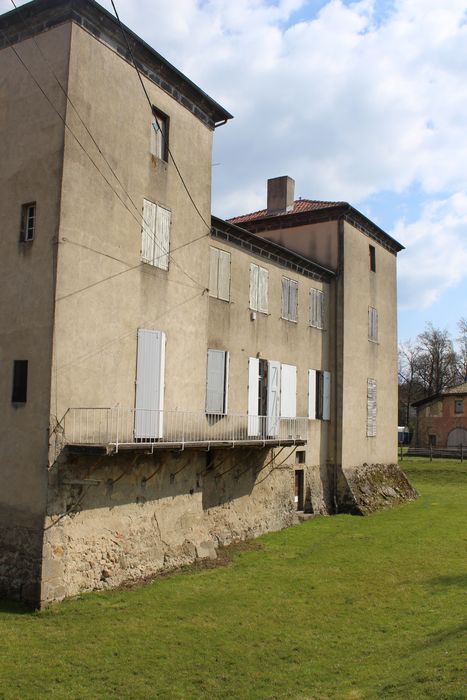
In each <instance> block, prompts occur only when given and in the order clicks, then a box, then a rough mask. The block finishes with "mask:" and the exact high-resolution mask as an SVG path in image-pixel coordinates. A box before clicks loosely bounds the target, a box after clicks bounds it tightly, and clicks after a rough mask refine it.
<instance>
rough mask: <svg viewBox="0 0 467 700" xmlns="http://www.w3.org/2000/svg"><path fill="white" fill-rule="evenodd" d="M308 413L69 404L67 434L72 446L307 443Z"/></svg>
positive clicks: (66, 417)
mask: <svg viewBox="0 0 467 700" xmlns="http://www.w3.org/2000/svg"><path fill="white" fill-rule="evenodd" d="M307 427H308V419H307V418H279V417H271V416H251V415H250V416H248V415H246V414H228V415H217V414H206V413H201V412H200V413H194V412H188V411H155V410H146V409H139V408H138V409H136V408H121V407H115V408H69V409H68V411H67V412H66V414H65V417H64V424H63V428H64V438H65V443H66V444H69V445H107V446H111V447H114V448H115V449H117V450H118V448H119V446H122V445H149V446H151V445H152V446H156V445H157V446H164V445H169V446H170V445H179V446H181V447H184V446H186V445H187V444H196V443H209V444H211V443H214V444H216V443H229V444H235V443H240V442H251V441H253V442H256V441H257V442H263V443H267V442H277V441H278V440H279V441H291V442H292V444H293V443H295V442H301V443H302V442H303V441H306V439H307Z"/></svg>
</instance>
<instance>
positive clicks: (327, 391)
mask: <svg viewBox="0 0 467 700" xmlns="http://www.w3.org/2000/svg"><path fill="white" fill-rule="evenodd" d="M323 420H331V372H323Z"/></svg>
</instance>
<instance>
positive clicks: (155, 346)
mask: <svg viewBox="0 0 467 700" xmlns="http://www.w3.org/2000/svg"><path fill="white" fill-rule="evenodd" d="M164 371H165V333H163V332H162V331H153V330H145V329H142V328H140V329H139V330H138V349H137V363H136V398H135V438H139V439H151V438H160V437H162V430H163V408H164Z"/></svg>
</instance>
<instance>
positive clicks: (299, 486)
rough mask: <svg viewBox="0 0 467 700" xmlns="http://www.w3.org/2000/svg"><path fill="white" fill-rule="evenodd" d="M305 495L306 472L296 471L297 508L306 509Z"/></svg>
mask: <svg viewBox="0 0 467 700" xmlns="http://www.w3.org/2000/svg"><path fill="white" fill-rule="evenodd" d="M304 493H305V472H304V471H303V469H296V470H295V508H296V510H303V509H304V502H303V496H304Z"/></svg>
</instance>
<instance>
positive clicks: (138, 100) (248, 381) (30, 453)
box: [0, 0, 413, 606]
mask: <svg viewBox="0 0 467 700" xmlns="http://www.w3.org/2000/svg"><path fill="white" fill-rule="evenodd" d="M0 25H1V27H2V30H3V32H4V33H3V35H2V36H3V37H4V38H3V40H2V39H0V68H1V74H2V80H1V83H0V86H1V91H2V101H1V106H0V122H1V125H2V134H6V135H7V137H6V138H2V140H1V143H0V148H1V156H2V174H1V180H0V187H1V190H2V199H1V202H0V215H1V217H2V221H4V222H5V227H4V235H3V237H2V240H1V241H0V246H1V255H0V266H1V267H0V269H1V272H2V280H3V281H5V280H6V281H7V283H5V284H4V285H3V286H2V302H1V305H0V321H1V326H0V327H1V331H0V357H1V360H2V362H1V363H0V380H1V386H2V387H3V390H2V392H1V396H0V402H1V410H2V416H3V417H4V419H3V421H2V425H1V427H0V431H1V433H0V440H1V442H0V444H1V448H0V474H1V479H2V483H3V488H2V492H1V496H0V593H1V594H7V595H12V596H15V597H19V598H22V599H24V600H26V601H29V602H30V603H32V604H34V605H38V606H41V605H45V604H47V603H49V602H51V601H54V600H60V599H62V598H63V597H66V596H68V595H73V594H75V593H78V592H80V591H83V590H91V589H95V588H108V587H112V586H116V585H119V584H120V583H122V582H124V581H128V580H137V579H141V578H144V577H147V576H151V575H153V574H154V573H156V572H157V571H160V570H162V569H167V568H171V567H174V566H177V565H180V564H182V563H189V562H191V561H194V560H195V559H196V558H200V557H201V558H202V557H215V556H216V555H215V550H216V547H217V546H219V545H220V544H225V543H228V542H230V541H232V540H235V539H239V538H245V537H249V536H255V535H257V534H260V533H262V532H265V531H268V530H273V529H278V528H281V527H285V526H286V525H288V524H290V523H292V522H293V521H294V519H296V511H297V510H298V511H303V510H304V511H307V512H308V513H332V512H336V511H339V510H346V509H347V510H349V509H350V510H354V511H358V512H365V511H366V510H368V509H371V508H372V507H375V504H376V505H379V504H380V502H388V503H389V502H392V501H397V500H399V499H402V498H403V497H405V496H407V495H409V496H410V495H413V493H412V492H411V491H410V488H409V486H408V485H407V484H406V483H405V482H404V483H403V479H402V480H401V481H400V482H399V483H398V486H397V488H396V490H395V491H393V493H392V494H390V493H389V491H388V492H387V493H389V495H388V496H387V497H385V498H386V501H384V499H383V501H381V500H378V498H376V499H373V501H372V500H371V498H367V500H366V501H365V499H363V500H362V499H361V498H360V496H359V495H358V494H357V491H358V489H356V488H354V485H353V483H354V481H355V483H357V482H358V485H359V486H358V488H360V485H361V469H362V467H366V466H367V465H369V467H368V468H369V471H368V472H367V473H369V472H370V471H371V470H374V469H375V468H378V467H377V465H385V467H388V468H390V470H391V469H392V470H394V469H396V467H395V465H396V462H397V454H396V430H395V426H396V391H397V382H396V376H395V371H396V364H395V363H396V355H395V343H396V305H395V267H396V253H397V250H398V249H400V247H399V248H398V247H397V244H395V242H392V239H389V237H387V236H386V235H385V234H384V232H381V233H380V234H378V236H379V237H378V236H376V237H375V235H373V234H374V230H373V229H372V228H371V226H370V228H369V229H368V230H366V229H365V227H364V226H363V227H362V226H360V227H359V225H357V224H355V222H352V219H351V217H349V216H348V215H347V216H342V215H336V216H334V214H335V212H334V211H333V212H332V213H331V214H330V215H329V216H327V217H325V218H321V219H320V220H319V221H318V220H317V221H303V222H302V221H300V222H299V224H298V225H296V226H295V225H294V226H292V227H291V229H290V231H286V230H285V229H284V228H282V227H278V229H277V230H274V226H273V225H271V226H270V230H269V232H268V235H267V236H266V235H260V236H258V235H256V234H255V233H251V232H249V231H248V230H246V228H248V227H246V228H245V229H244V228H239V227H238V226H236V225H234V224H232V223H228V222H223V221H221V220H219V219H215V218H213V220H212V222H211V148H212V138H213V133H214V129H215V127H216V126H217V125H220V124H223V123H225V122H226V121H227V120H228V119H229V118H230V117H231V115H230V114H229V113H228V112H227V111H226V110H224V109H223V108H222V107H220V106H219V105H218V104H217V103H216V102H214V101H213V100H212V99H211V98H209V97H208V96H207V95H206V94H205V93H204V92H202V91H201V90H200V89H199V88H198V87H197V86H195V85H193V83H191V82H190V81H189V80H188V79H187V78H186V77H185V76H183V75H181V74H180V73H179V72H178V71H177V70H176V69H175V68H174V67H173V66H171V65H170V64H168V63H167V62H166V61H165V60H164V59H163V58H162V57H160V56H159V55H158V54H157V53H155V52H154V51H153V50H152V49H150V47H148V46H146V45H145V44H144V43H143V42H141V40H139V39H138V37H136V36H135V35H130V34H129V36H130V41H131V42H132V46H133V51H134V52H135V55H136V58H137V61H138V65H139V67H140V71H141V79H142V80H143V82H144V86H145V89H146V91H147V95H148V97H149V101H150V103H151V104H148V102H147V98H146V96H145V94H144V92H143V90H142V89H141V85H140V83H139V79H138V76H137V74H136V71H135V68H134V66H133V65H132V62H131V60H130V56H129V54H128V50H127V48H126V42H125V38H124V37H123V36H122V34H121V31H120V28H119V26H118V23H117V22H116V21H115V19H114V18H113V17H112V16H110V15H109V14H108V13H107V12H106V11H105V10H103V9H102V8H100V7H99V6H98V5H96V3H94V2H91V0H53V2H50V1H49V2H45V0H37V1H36V2H34V3H30V4H29V5H28V6H26V7H25V8H24V10H20V11H14V12H11V13H8V14H7V15H4V16H2V17H1V18H0ZM15 51H16V53H15ZM19 57H20V58H21V59H22V61H23V62H21V61H20V60H19ZM33 76H34V77H33ZM38 86H40V88H41V90H43V91H44V92H45V93H46V95H47V98H46V97H44V95H43V94H41V92H40V91H39V87H38ZM65 95H66V96H65ZM65 123H66V126H65ZM161 133H164V134H165V135H164V137H163V139H164V140H163V141H160V142H159V145H157V139H161V136H160V134H161ZM161 144H162V145H161ZM158 149H159V150H158ZM175 164H176V165H175ZM289 180H290V178H289ZM288 184H289V189H290V188H291V183H290V182H289V183H288ZM279 190H280V188H279ZM4 194H5V196H3V195H4ZM346 206H348V205H346ZM152 214H154V219H153V220H152V222H153V223H152V224H151V225H150V224H149V223H148V221H149V216H152ZM159 217H160V218H159ZM25 218H26V223H25ZM161 222H162V223H161ZM271 222H272V220H271V221H270V223H271ZM25 226H26V230H24V227H25ZM151 226H153V228H151ZM28 227H29V228H28ZM369 233H370V234H372V236H373V237H371V236H370V238H369ZM164 236H165V238H164ZM161 241H162V243H161ZM369 241H370V245H373V246H374V247H375V248H376V260H377V266H378V267H377V271H376V272H375V271H372V270H369V268H368V246H369ZM380 242H381V244H380ZM148 245H149V246H151V245H152V253H151V255H150V256H149V257H148V251H147V248H148ZM151 256H152V257H151ZM213 260H214V261H216V260H222V265H223V268H222V275H223V278H222V285H223V287H222V290H221V291H216V289H215V288H214V286H213V282H212V280H213V279H214V278H213V267H212V266H213ZM214 264H217V263H214ZM219 264H220V263H219ZM220 269H221V268H219V270H220ZM217 272H218V271H217V268H216V275H217ZM220 274H221V272H220V271H219V275H220ZM216 279H217V277H216ZM219 280H220V277H219ZM252 280H253V282H252ZM255 280H256V282H255ZM257 282H258V288H257V289H256V287H255V288H253V286H254V285H255V284H256V283H257ZM219 284H220V282H219ZM219 289H220V287H219ZM284 290H286V291H284ZM284 294H287V295H290V298H289V296H287V302H286V309H285V311H284ZM260 297H261V298H260ZM311 299H314V300H315V302H314V303H315V306H316V304H318V306H319V309H318V306H316V309H315V312H316V313H318V311H319V314H322V316H323V319H325V322H324V321H323V323H321V322H318V323H317V322H316V319H315V320H313V319H312V318H311V313H312V312H311V311H310V308H311ZM287 305H289V306H290V308H289V306H287ZM369 307H372V308H373V307H374V308H376V309H378V314H379V334H378V338H377V339H376V340H375V341H374V342H373V341H371V342H370V341H369V340H368V309H369ZM148 348H149V350H148ZM148 352H149V355H148ZM151 352H152V353H153V355H151ZM156 355H157V362H156V359H155V357H156ZM148 357H149V360H150V362H149V365H148ZM219 362H220V363H221V365H219ZM216 363H217V364H216ZM219 366H220V367H221V370H220V371H219ZM12 373H13V382H12ZM148 373H149V374H148ZM151 373H152V374H151ZM274 377H275V379H274V381H275V382H276V384H275V385H273V378H274ZM369 377H370V378H372V380H374V381H375V382H376V387H377V417H376V420H377V432H376V434H375V435H373V436H372V437H368V435H367V418H368V405H367V382H368V378H369ZM12 384H13V387H12ZM148 386H149V388H150V389H151V391H150V392H149V394H150V395H149V403H148V391H147V388H148ZM11 387H12V391H11ZM151 392H152V393H151ZM156 394H157V396H156ZM212 401H214V404H213V403H212ZM219 401H220V406H221V407H220V408H219V409H218V408H214V409H213V408H212V406H213V405H215V406H217V404H216V402H217V403H219ZM145 402H146V403H145ZM148 416H149V418H148ZM364 471H365V470H364ZM355 475H356V476H355ZM354 476H355V479H354ZM393 476H394V475H393ZM391 478H392V477H391ZM359 479H360V481H359ZM396 480H397V479H396ZM391 483H393V485H394V479H393V480H392V482H391ZM367 491H368V489H367ZM369 491H370V492H371V488H370V490H369ZM367 495H368V494H367Z"/></svg>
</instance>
